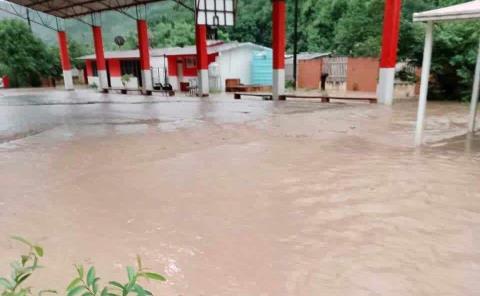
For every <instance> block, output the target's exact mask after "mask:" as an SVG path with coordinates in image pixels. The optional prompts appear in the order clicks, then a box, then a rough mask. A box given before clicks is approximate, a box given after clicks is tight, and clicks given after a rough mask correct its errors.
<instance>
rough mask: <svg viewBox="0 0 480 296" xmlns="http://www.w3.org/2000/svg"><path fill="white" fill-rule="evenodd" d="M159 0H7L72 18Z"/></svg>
mask: <svg viewBox="0 0 480 296" xmlns="http://www.w3.org/2000/svg"><path fill="white" fill-rule="evenodd" d="M159 1H165V0H68V1H64V0H8V2H12V3H15V4H18V5H22V6H25V7H28V8H31V9H33V10H37V11H40V12H43V13H47V14H50V15H54V16H57V17H61V18H73V17H77V16H82V15H87V14H91V13H95V12H101V11H106V10H115V9H122V8H127V7H131V6H135V5H140V4H147V3H153V2H159Z"/></svg>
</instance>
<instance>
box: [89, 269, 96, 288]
mask: <svg viewBox="0 0 480 296" xmlns="http://www.w3.org/2000/svg"><path fill="white" fill-rule="evenodd" d="M94 281H95V268H94V267H93V266H92V267H90V269H89V270H88V272H87V285H88V286H89V287H91V286H92V285H93V282H94Z"/></svg>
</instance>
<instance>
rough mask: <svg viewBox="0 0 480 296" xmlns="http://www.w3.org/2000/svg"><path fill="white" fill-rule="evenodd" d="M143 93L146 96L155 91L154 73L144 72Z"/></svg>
mask: <svg viewBox="0 0 480 296" xmlns="http://www.w3.org/2000/svg"><path fill="white" fill-rule="evenodd" d="M142 85H143V86H142V91H143V93H144V94H148V93H150V94H151V92H152V91H153V83H152V71H150V70H142Z"/></svg>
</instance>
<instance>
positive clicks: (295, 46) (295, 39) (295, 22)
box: [293, 0, 298, 90]
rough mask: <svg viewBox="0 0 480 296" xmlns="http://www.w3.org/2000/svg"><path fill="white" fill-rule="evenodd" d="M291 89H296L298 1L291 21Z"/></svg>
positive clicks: (296, 0)
mask: <svg viewBox="0 0 480 296" xmlns="http://www.w3.org/2000/svg"><path fill="white" fill-rule="evenodd" d="M293 23H294V25H293V89H295V90H296V89H297V52H298V0H295V11H294V20H293Z"/></svg>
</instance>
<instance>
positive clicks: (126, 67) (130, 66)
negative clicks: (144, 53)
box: [120, 60, 142, 86]
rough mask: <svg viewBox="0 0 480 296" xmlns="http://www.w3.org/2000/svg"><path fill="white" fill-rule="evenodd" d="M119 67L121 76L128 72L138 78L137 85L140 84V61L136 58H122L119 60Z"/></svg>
mask: <svg viewBox="0 0 480 296" xmlns="http://www.w3.org/2000/svg"><path fill="white" fill-rule="evenodd" d="M120 68H121V71H122V76H123V75H125V74H130V75H133V76H135V77H137V78H138V85H139V86H142V74H141V73H142V72H141V71H140V61H138V60H123V61H120Z"/></svg>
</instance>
